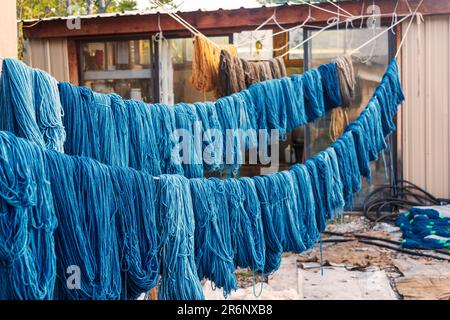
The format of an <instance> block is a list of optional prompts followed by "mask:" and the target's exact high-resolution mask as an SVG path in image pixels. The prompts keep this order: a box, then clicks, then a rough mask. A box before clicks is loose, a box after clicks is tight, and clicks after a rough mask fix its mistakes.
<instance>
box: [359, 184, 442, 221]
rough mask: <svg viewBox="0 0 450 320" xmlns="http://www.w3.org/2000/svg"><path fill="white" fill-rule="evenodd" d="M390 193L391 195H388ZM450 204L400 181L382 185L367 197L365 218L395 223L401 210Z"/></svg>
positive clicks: (364, 209)
mask: <svg viewBox="0 0 450 320" xmlns="http://www.w3.org/2000/svg"><path fill="white" fill-rule="evenodd" d="M388 192H389V195H388V196H386V194H387V193H388ZM448 203H450V199H440V198H437V197H435V196H433V195H432V194H431V193H429V192H427V191H426V190H424V189H422V188H420V187H419V186H417V185H415V184H414V183H412V182H409V181H406V180H399V181H397V182H396V183H395V184H392V185H382V186H379V187H377V188H375V190H373V191H372V192H371V193H369V195H368V196H367V197H366V199H365V201H364V206H363V214H364V216H365V217H366V218H367V219H369V220H371V221H373V222H379V221H382V220H390V221H393V220H395V219H396V218H397V216H398V215H399V213H400V210H401V209H403V210H408V209H410V208H412V207H419V206H440V205H445V204H448Z"/></svg>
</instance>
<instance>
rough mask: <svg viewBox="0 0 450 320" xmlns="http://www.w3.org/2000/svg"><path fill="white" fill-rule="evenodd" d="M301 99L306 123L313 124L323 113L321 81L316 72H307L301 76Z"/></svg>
mask: <svg viewBox="0 0 450 320" xmlns="http://www.w3.org/2000/svg"><path fill="white" fill-rule="evenodd" d="M302 83H303V97H304V101H305V112H306V116H307V119H308V122H314V121H315V120H316V119H317V118H320V117H322V116H323V115H324V113H325V105H324V94H323V88H322V80H321V77H320V73H319V71H317V70H314V69H312V70H308V71H306V72H305V73H303V75H302Z"/></svg>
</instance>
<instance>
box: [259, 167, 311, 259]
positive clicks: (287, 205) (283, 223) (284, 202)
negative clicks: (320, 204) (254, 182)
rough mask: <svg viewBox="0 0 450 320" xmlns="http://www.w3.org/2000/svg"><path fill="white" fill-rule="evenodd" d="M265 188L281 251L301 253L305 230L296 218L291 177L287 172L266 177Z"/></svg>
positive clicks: (303, 245) (295, 203) (303, 246)
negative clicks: (275, 222) (281, 247)
mask: <svg viewBox="0 0 450 320" xmlns="http://www.w3.org/2000/svg"><path fill="white" fill-rule="evenodd" d="M266 179H267V180H266V188H267V190H268V195H269V197H268V198H269V203H270V206H271V209H272V216H274V217H277V218H276V219H275V221H277V222H278V223H279V225H276V226H275V229H276V230H277V234H278V235H279V236H280V240H281V243H282V245H283V251H285V252H295V253H301V252H303V251H304V250H305V249H306V246H305V244H304V243H303V238H304V237H305V235H304V234H303V232H306V230H302V229H301V224H302V222H303V220H301V219H299V218H298V206H297V200H296V194H295V188H294V181H293V178H292V175H291V174H290V173H289V172H287V171H282V172H278V173H275V174H271V175H269V176H267V177H266Z"/></svg>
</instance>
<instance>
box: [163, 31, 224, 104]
mask: <svg viewBox="0 0 450 320" xmlns="http://www.w3.org/2000/svg"><path fill="white" fill-rule="evenodd" d="M209 38H210V39H212V40H213V41H214V42H215V43H217V44H218V45H227V44H229V43H230V37H229V36H219V37H209ZM169 43H170V46H171V51H172V63H173V90H174V101H175V103H179V102H187V103H194V102H197V101H211V100H214V96H213V94H212V93H206V94H204V93H203V92H199V91H197V90H196V89H195V88H194V87H193V86H192V84H191V82H190V77H191V73H192V57H193V55H194V44H193V39H192V38H177V39H169Z"/></svg>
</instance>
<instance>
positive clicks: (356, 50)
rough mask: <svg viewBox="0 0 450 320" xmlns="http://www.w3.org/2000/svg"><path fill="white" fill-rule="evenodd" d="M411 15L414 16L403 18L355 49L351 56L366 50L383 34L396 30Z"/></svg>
mask: <svg viewBox="0 0 450 320" xmlns="http://www.w3.org/2000/svg"><path fill="white" fill-rule="evenodd" d="M411 15H413V14H411V13H410V14H408V15H407V16H405V17H403V18H402V19H400V20H399V21H397V22H396V23H395V24H393V25H391V26H390V27H389V28H387V29H385V30H383V31H382V32H380V33H379V34H377V35H376V36H375V37H373V38H370V39H369V40H367V41H366V42H364V43H363V44H362V45H360V46H359V47H358V48H356V49H354V50H353V51H352V52H350V55H354V54H355V53H356V52H358V51H359V50H361V49H362V48H364V47H365V46H367V45H368V44H369V43H371V42H372V41H375V40H376V39H378V38H379V37H381V36H382V35H383V34H385V33H386V32H388V31H389V30H391V29H392V28H394V27H395V26H396V25H398V24H400V23H402V22H403V21H405V20H406V19H408V18H409V17H411Z"/></svg>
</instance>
